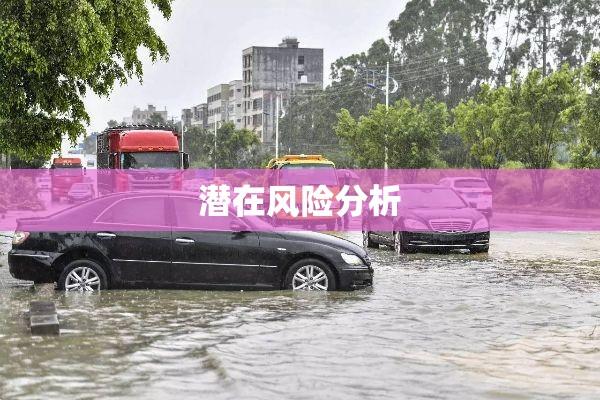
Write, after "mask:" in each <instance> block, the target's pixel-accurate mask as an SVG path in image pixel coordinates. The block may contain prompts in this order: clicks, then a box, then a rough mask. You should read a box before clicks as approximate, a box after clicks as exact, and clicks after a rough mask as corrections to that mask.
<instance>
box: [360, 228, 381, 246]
mask: <svg viewBox="0 0 600 400" xmlns="http://www.w3.org/2000/svg"><path fill="white" fill-rule="evenodd" d="M362 235H363V247H366V248H369V249H378V248H379V244H377V243H376V242H375V241H374V240H373V239H371V234H370V232H368V231H363V233H362Z"/></svg>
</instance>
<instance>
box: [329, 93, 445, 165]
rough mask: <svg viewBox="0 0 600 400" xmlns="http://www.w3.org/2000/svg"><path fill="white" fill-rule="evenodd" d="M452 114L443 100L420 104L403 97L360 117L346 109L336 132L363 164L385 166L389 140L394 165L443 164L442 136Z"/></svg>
mask: <svg viewBox="0 0 600 400" xmlns="http://www.w3.org/2000/svg"><path fill="white" fill-rule="evenodd" d="M448 118H449V116H448V111H447V109H446V106H445V104H443V103H438V102H435V101H433V100H426V101H425V103H424V104H423V105H422V106H419V105H413V104H411V103H410V102H409V101H408V100H401V101H398V102H396V103H395V104H394V105H393V106H392V107H390V108H389V110H386V107H385V106H384V105H378V106H377V107H375V108H374V109H373V110H371V111H370V112H369V114H368V115H366V116H363V117H361V118H359V119H358V120H356V119H355V118H354V117H352V115H350V113H349V112H348V110H342V111H341V112H340V114H339V116H338V124H337V125H336V127H335V132H336V134H337V135H338V136H339V137H340V138H342V139H343V141H344V142H345V144H346V145H347V146H348V148H349V151H350V155H351V156H352V157H353V158H354V160H355V161H356V165H357V166H358V167H360V168H383V166H384V163H385V147H386V144H387V148H388V166H389V167H390V168H406V169H418V168H430V167H435V166H440V160H439V144H440V137H441V135H442V133H443V132H445V130H446V128H447V125H448Z"/></svg>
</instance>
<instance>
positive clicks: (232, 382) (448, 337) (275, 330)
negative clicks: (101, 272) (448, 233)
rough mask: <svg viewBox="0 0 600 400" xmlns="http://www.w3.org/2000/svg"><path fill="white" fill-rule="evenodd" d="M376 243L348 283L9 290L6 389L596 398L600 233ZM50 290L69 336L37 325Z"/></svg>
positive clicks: (3, 394)
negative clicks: (483, 243)
mask: <svg viewBox="0 0 600 400" xmlns="http://www.w3.org/2000/svg"><path fill="white" fill-rule="evenodd" d="M350 238H351V239H352V240H356V241H360V237H359V235H350ZM371 254H372V258H373V260H374V268H375V273H376V275H375V286H374V287H373V289H371V290H364V291H357V292H353V293H290V292H229V293H223V292H202V291H115V292H103V293H100V294H85V293H84V294H79V293H74V294H69V295H65V294H61V293H57V292H54V291H52V290H48V288H44V289H37V290H33V289H28V288H23V287H18V288H6V287H5V288H3V289H2V288H0V398H1V399H9V398H24V399H29V398H31V399H37V398H40V399H41V398H53V397H54V398H69V399H72V398H73V399H77V398H100V397H109V396H110V397H112V398H122V399H126V398H145V399H164V398H177V399H184V398H206V399H221V398H223V399H229V398H235V399H239V398H244V399H246V398H252V399H282V398H291V399H315V398H319V399H320V398H323V399H324V398H327V399H359V398H360V399H362V398H377V399H400V398H428V399H431V398H457V399H525V398H549V399H563V398H576V399H582V398H590V399H592V398H598V393H600V326H598V325H600V307H599V306H600V234H587V233H572V234H565V233H563V234H561V233H552V234H550V233H519V234H516V233H497V234H493V237H492V248H491V252H490V255H489V256H480V255H478V256H470V255H464V254H451V255H423V254H417V255H410V256H405V255H397V254H396V253H394V252H392V251H388V250H384V249H381V250H374V251H372V252H371ZM2 269H4V267H3V268H2ZM0 276H2V275H0ZM48 298H51V299H53V300H54V301H56V303H57V306H58V308H59V312H60V319H61V323H62V335H61V336H60V337H31V336H30V335H29V334H28V333H27V330H26V327H25V322H24V320H23V317H22V312H23V311H24V310H25V309H26V308H27V305H28V303H29V301H31V300H32V299H48Z"/></svg>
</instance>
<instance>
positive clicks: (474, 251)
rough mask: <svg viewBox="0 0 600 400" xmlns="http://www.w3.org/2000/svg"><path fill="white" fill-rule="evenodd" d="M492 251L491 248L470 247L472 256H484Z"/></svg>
mask: <svg viewBox="0 0 600 400" xmlns="http://www.w3.org/2000/svg"><path fill="white" fill-rule="evenodd" d="M489 251H490V246H485V247H469V252H470V253H471V254H483V253H489Z"/></svg>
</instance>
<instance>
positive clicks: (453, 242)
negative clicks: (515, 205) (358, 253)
mask: <svg viewBox="0 0 600 400" xmlns="http://www.w3.org/2000/svg"><path fill="white" fill-rule="evenodd" d="M400 195H401V197H402V200H401V203H400V207H399V210H398V216H397V217H395V218H393V220H392V221H390V224H389V226H390V227H391V229H390V230H387V231H374V230H372V229H371V227H370V226H369V223H368V221H366V222H365V225H364V226H363V244H364V246H365V247H370V248H376V247H379V245H386V246H389V247H392V248H394V249H395V250H396V251H397V252H401V253H414V252H418V251H421V250H427V251H437V252H442V251H450V250H457V249H468V250H470V252H471V253H486V252H488V250H489V240H490V226H489V222H488V220H487V218H486V217H485V216H484V215H483V214H482V213H480V212H479V211H477V210H476V209H474V208H472V207H470V206H469V205H468V204H467V203H465V201H464V200H463V199H462V198H461V197H460V196H459V195H458V194H457V193H456V192H455V191H454V190H452V189H450V188H447V187H443V186H438V185H400Z"/></svg>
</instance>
